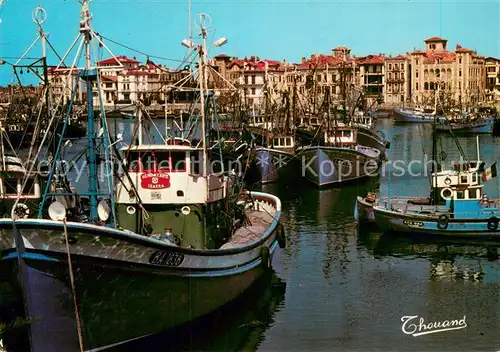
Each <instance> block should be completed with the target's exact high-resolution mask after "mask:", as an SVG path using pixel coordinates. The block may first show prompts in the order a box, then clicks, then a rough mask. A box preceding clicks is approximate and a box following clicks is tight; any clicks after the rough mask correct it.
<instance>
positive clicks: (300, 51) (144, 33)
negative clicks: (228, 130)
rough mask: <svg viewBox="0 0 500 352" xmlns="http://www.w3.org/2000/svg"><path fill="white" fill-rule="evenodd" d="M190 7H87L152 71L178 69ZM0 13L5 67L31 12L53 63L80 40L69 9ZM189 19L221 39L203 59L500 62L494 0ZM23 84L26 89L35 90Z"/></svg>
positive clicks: (266, 0) (251, 9)
mask: <svg viewBox="0 0 500 352" xmlns="http://www.w3.org/2000/svg"><path fill="white" fill-rule="evenodd" d="M0 3H1V0H0ZM188 4H189V2H188V0H144V1H141V0H94V1H93V2H92V3H91V12H92V14H93V27H94V30H95V31H97V32H99V33H100V34H102V35H103V36H105V37H107V38H110V39H112V40H114V41H116V42H119V43H122V44H124V45H126V46H128V47H131V48H134V49H136V50H139V51H141V52H143V53H146V54H149V55H152V56H160V57H163V58H166V59H172V60H159V59H154V60H153V61H155V62H157V63H161V64H164V65H167V66H169V67H171V68H177V67H178V65H179V62H178V61H179V60H182V59H183V58H184V56H185V55H186V51H187V49H186V48H184V47H183V46H181V45H180V43H181V41H182V40H183V39H185V38H187V37H188V36H189V5H188ZM0 6H1V7H0V19H1V22H0V58H3V60H5V61H7V62H9V63H14V62H15V61H16V60H15V58H16V57H19V56H21V55H22V54H23V52H24V51H25V50H26V49H27V48H28V47H29V46H30V44H31V43H32V42H33V41H34V39H35V38H36V35H37V27H36V25H35V23H34V22H33V21H32V12H33V10H34V9H35V8H36V7H37V6H42V7H43V8H44V9H45V10H46V12H47V20H46V22H45V23H44V30H45V32H48V33H50V35H49V40H50V42H51V43H52V45H53V46H54V47H55V49H56V50H57V52H58V53H59V54H60V55H63V54H64V53H65V52H66V50H67V49H68V48H69V47H70V45H71V43H72V42H73V40H74V39H75V38H76V37H77V35H78V26H79V12H80V7H81V5H80V4H79V3H78V1H77V0H3V4H2V5H0ZM191 12H192V22H194V21H195V19H196V18H197V14H199V13H202V12H203V13H207V14H209V15H210V17H211V29H210V32H209V37H208V43H209V44H210V43H213V42H214V41H216V40H217V39H219V38H220V37H226V38H227V39H228V43H227V44H226V45H225V46H223V47H221V48H214V49H213V50H211V51H210V53H209V55H210V56H215V55H217V54H220V53H225V54H227V55H231V56H238V57H245V56H251V55H255V56H258V57H260V58H261V59H263V58H267V59H273V60H283V59H286V60H287V61H289V62H300V60H301V58H302V57H309V56H310V55H311V54H313V53H322V54H329V53H330V52H331V49H332V48H334V47H337V46H347V47H349V48H351V49H352V51H351V53H352V54H353V55H356V56H365V55H369V54H379V53H384V54H392V55H397V54H404V53H406V52H411V51H413V50H414V49H423V48H424V45H425V44H424V42H423V41H424V40H425V39H427V38H429V37H433V36H441V37H444V38H446V39H448V48H449V49H452V50H454V49H455V46H456V45H457V44H460V45H461V46H463V47H467V48H471V49H473V50H476V51H477V52H478V53H479V54H480V55H484V56H494V57H498V58H500V0H483V1H482V0H479V1H476V0H469V1H448V0H442V1H425V0H421V1H415V0H408V1H401V0H386V1H380V0H379V1H375V0H365V1H357V0H337V1H330V0H301V1H295V0H287V1H284V0H193V1H192V5H191ZM192 30H193V36H194V37H195V38H196V37H197V35H198V34H199V30H198V28H197V27H196V26H194V25H193V26H192ZM105 43H106V44H108V45H109V47H110V49H111V50H112V52H113V53H114V54H115V55H128V56H129V57H134V56H135V57H136V58H137V59H138V60H140V61H145V60H146V56H145V55H141V54H138V53H134V52H131V51H129V50H127V49H124V48H123V47H120V46H117V45H116V44H113V43H110V42H106V41H105ZM29 56H30V57H40V56H41V47H40V46H35V47H34V48H33V51H32V52H31V53H30V55H29ZM103 57H107V55H104V54H103ZM49 64H52V65H57V64H58V62H57V60H54V56H51V55H49ZM28 76H29V75H24V79H25V80H26V81H27V82H31V81H33V78H30V77H28ZM31 76H33V75H31ZM30 80H31V81H30ZM12 82H15V81H14V76H13V74H12V67H11V66H9V65H8V64H5V65H2V66H0V85H6V84H9V83H12Z"/></svg>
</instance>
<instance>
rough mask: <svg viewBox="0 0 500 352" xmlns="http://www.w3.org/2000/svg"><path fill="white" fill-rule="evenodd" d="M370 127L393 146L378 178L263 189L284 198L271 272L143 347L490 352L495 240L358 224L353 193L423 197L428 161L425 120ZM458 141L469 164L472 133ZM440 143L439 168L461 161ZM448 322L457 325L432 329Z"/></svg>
mask: <svg viewBox="0 0 500 352" xmlns="http://www.w3.org/2000/svg"><path fill="white" fill-rule="evenodd" d="M156 123H157V124H158V129H159V130H160V131H162V132H163V131H164V125H163V124H162V121H159V120H157V121H156ZM109 126H110V129H111V132H112V134H114V129H116V130H117V131H119V132H120V133H122V134H123V135H124V139H125V140H127V139H128V140H129V138H130V137H131V136H132V135H133V128H132V126H131V121H129V120H117V121H114V120H112V119H110V123H109ZM378 129H380V130H382V131H384V133H385V134H386V138H387V139H388V140H389V141H390V142H391V148H390V150H389V151H388V160H389V162H388V163H387V164H386V165H385V166H384V167H383V168H382V169H381V171H380V173H381V174H380V176H379V177H376V178H373V179H371V180H369V181H367V182H366V183H363V184H357V185H352V186H346V187H343V188H336V189H326V190H317V189H315V188H313V187H311V186H310V185H309V184H308V183H307V182H306V181H305V180H304V181H300V182H297V183H294V184H271V185H266V186H264V187H263V190H264V191H266V192H270V193H273V194H276V195H277V196H278V197H280V199H281V201H282V204H283V215H282V222H283V224H284V226H285V230H286V234H287V248H286V249H284V250H280V251H277V253H276V255H275V257H274V259H273V269H274V272H273V274H272V275H271V277H269V278H265V279H264V281H263V282H262V283H261V284H259V285H258V286H257V287H255V288H254V289H253V290H252V291H251V292H249V294H247V295H246V296H245V297H243V298H242V299H241V300H239V301H238V302H236V303H235V305H233V306H231V307H230V309H228V310H226V311H224V312H219V313H217V314H216V315H215V316H213V317H211V318H210V319H209V320H206V321H203V322H202V323H201V325H197V326H194V327H192V328H190V329H188V331H183V332H182V333H179V334H176V335H173V336H171V337H170V338H169V339H166V340H165V339H163V340H161V344H158V341H156V342H154V343H152V344H151V346H150V347H148V350H157V351H168V350H194V351H197V350H214V351H236V350H260V351H306V350H311V351H337V350H338V351H498V350H500V332H499V326H500V303H499V302H500V300H499V298H500V297H499V295H500V266H499V263H500V261H499V256H498V253H499V250H498V247H500V242H498V243H495V242H485V241H482V242H481V241H450V240H446V241H443V240H441V241H438V240H425V241H424V240H417V239H409V238H405V237H404V236H394V235H384V234H381V233H380V232H378V231H377V230H376V229H374V228H364V227H360V226H358V225H357V223H356V221H355V217H354V212H355V203H356V197H357V196H358V195H359V196H364V195H366V193H367V192H368V191H376V192H379V193H380V194H381V195H382V196H388V195H392V196H395V195H414V196H423V197H425V196H428V195H429V190H430V188H429V177H428V171H425V170H426V166H425V165H424V164H422V161H424V160H425V158H427V160H431V159H432V154H431V148H432V145H431V140H432V137H431V133H432V126H430V125H418V124H411V125H394V124H393V123H392V121H390V120H381V121H380V122H379V124H378ZM458 140H459V141H460V144H461V146H462V148H463V150H464V151H465V154H466V156H467V157H468V158H469V160H476V138H475V137H460V138H458ZM157 142H159V140H157ZM438 147H440V148H441V147H442V149H443V150H444V151H445V153H439V154H438V156H439V158H441V160H442V162H443V165H444V166H445V167H450V166H451V163H452V161H459V160H460V154H459V151H458V149H457V146H456V144H455V141H454V140H453V138H452V137H451V136H448V135H444V136H442V137H441V140H440V141H439V142H438ZM480 151H481V158H482V160H483V161H484V162H486V166H487V167H488V166H489V165H491V164H492V163H493V162H495V158H496V157H497V156H498V155H500V153H499V152H500V140H498V139H495V138H493V137H491V136H481V137H480ZM443 159H444V160H443ZM396 161H400V162H399V164H396ZM412 161H413V163H412ZM410 164H411V165H410ZM409 165H410V166H409ZM401 169H403V170H404V171H401ZM498 189H499V181H498V178H497V179H493V180H491V181H489V182H488V183H487V184H486V186H485V193H487V194H488V196H489V197H490V198H497V197H498V198H500V193H499V191H498ZM405 317H406V318H405ZM446 321H448V324H452V325H450V326H451V327H454V328H456V329H454V330H450V329H445V330H447V331H437V330H440V328H439V327H438V325H439V324H438V323H441V325H439V326H441V327H443V326H445V327H446V324H445V322H446ZM405 322H406V324H405V325H404V323H405ZM434 323H436V324H434ZM433 324H434V325H433ZM429 325H432V326H430V327H429ZM422 332H424V333H425V334H419V333H422ZM429 332H430V333H429ZM141 348H144V345H141Z"/></svg>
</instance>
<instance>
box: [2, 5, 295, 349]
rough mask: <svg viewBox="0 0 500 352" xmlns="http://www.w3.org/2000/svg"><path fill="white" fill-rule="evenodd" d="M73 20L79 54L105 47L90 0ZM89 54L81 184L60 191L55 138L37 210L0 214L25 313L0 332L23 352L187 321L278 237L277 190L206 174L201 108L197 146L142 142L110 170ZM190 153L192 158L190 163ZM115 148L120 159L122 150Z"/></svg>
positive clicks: (259, 266) (7, 281)
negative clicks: (19, 328) (12, 332)
mask: <svg viewBox="0 0 500 352" xmlns="http://www.w3.org/2000/svg"><path fill="white" fill-rule="evenodd" d="M81 19H82V20H81V22H80V26H79V36H78V37H77V39H76V40H75V42H77V41H78V40H79V39H80V40H81V43H82V45H81V46H80V48H79V50H78V52H77V53H76V57H78V55H79V54H80V51H81V50H82V49H83V50H84V52H87V53H90V52H91V50H90V48H91V47H92V45H94V44H95V43H93V41H97V42H98V43H100V44H102V47H104V48H107V47H106V45H105V44H104V43H102V39H101V38H100V36H99V35H96V33H95V32H94V30H93V29H92V27H91V16H90V10H89V2H88V1H86V0H83V1H82V11H81ZM201 19H202V20H201V21H200V28H201V30H202V34H203V39H204V43H203V44H201V45H197V46H194V48H195V50H196V51H197V54H198V59H199V64H200V65H199V70H198V79H199V82H200V89H201V92H200V97H207V94H206V90H205V87H204V76H203V75H204V73H205V72H206V71H205V70H204V67H205V65H206V61H205V58H204V55H205V54H204V53H206V52H207V51H206V49H207V48H206V41H205V34H206V33H207V31H206V29H207V28H206V25H205V21H204V19H205V17H204V15H202V16H201ZM110 54H111V52H110ZM111 55H112V54H111ZM112 57H114V55H112ZM86 61H87V63H86V66H85V67H84V68H75V71H76V72H77V73H78V77H79V79H80V80H82V81H83V82H85V86H86V89H87V97H88V121H87V123H88V137H89V142H88V145H87V157H88V175H89V186H88V189H86V190H85V191H78V192H77V191H75V190H71V189H70V190H68V189H58V187H57V186H58V185H59V184H60V183H61V182H62V183H65V182H66V181H67V179H65V178H64V174H61V173H60V172H59V171H61V170H60V168H59V167H60V165H59V164H58V163H57V161H58V158H59V157H60V155H61V153H60V151H61V146H62V145H63V143H62V139H61V141H60V143H59V144H58V147H57V152H56V153H55V154H54V162H53V163H52V164H51V167H50V173H49V177H48V182H47V185H46V186H45V188H44V192H43V195H42V201H41V204H40V209H39V212H38V214H37V216H36V218H24V217H23V218H20V219H16V218H6V219H0V228H1V232H0V258H1V259H0V278H1V281H2V284H3V285H4V286H9V287H10V288H11V289H12V290H14V291H16V292H18V294H17V295H16V297H17V302H14V303H12V305H13V306H16V307H18V308H20V309H21V310H22V312H21V314H20V315H21V316H22V317H24V318H25V319H26V320H27V322H28V323H27V326H26V328H27V329H26V330H25V331H23V334H21V335H16V338H17V341H12V339H9V336H6V337H4V340H3V344H4V346H7V349H9V348H10V347H9V346H13V345H16V344H17V346H19V340H22V341H24V342H25V344H24V345H23V348H22V350H31V351H75V350H80V351H101V350H104V349H107V348H112V347H113V348H118V346H123V345H124V344H126V343H127V342H130V341H136V340H138V339H140V338H145V337H150V336H153V335H155V334H157V333H160V332H163V331H166V330H169V329H171V328H174V327H177V326H181V325H183V324H188V323H190V322H192V321H194V320H196V319H197V318H200V317H202V316H205V315H207V314H209V313H211V312H214V311H216V310H217V309H219V308H221V307H223V306H225V305H226V304H227V303H229V302H231V301H232V300H234V299H235V298H237V297H238V296H239V295H241V294H242V293H243V292H245V291H246V290H247V289H248V288H249V287H250V286H252V284H253V283H254V282H256V280H257V279H258V278H259V277H260V276H261V275H262V274H263V273H265V272H266V271H267V270H269V269H270V265H271V261H272V257H273V254H274V252H275V250H276V248H277V247H279V246H284V245H285V243H284V239H285V237H284V232H283V227H282V225H281V224H280V223H279V221H280V214H281V202H280V200H279V198H277V197H275V196H273V195H270V194H266V193H257V192H250V193H249V192H245V191H243V190H241V191H240V192H238V193H235V194H233V193H230V189H231V184H232V182H231V180H230V177H229V176H227V175H226V174H224V173H223V172H211V171H207V170H208V168H207V167H206V166H207V164H209V160H210V156H209V146H208V142H207V139H208V138H207V133H205V131H206V126H205V123H206V122H207V119H206V116H205V111H204V109H202V130H203V133H202V136H201V137H202V138H201V144H200V142H197V143H196V144H194V145H193V143H194V140H192V141H190V142H191V145H188V144H187V143H185V142H184V141H182V140H174V142H173V143H168V142H167V143H166V144H165V145H164V146H161V147H160V146H157V145H155V146H154V150H151V149H152V148H151V145H144V144H141V143H139V144H138V145H137V146H135V147H134V148H132V147H131V148H130V153H128V157H129V158H128V159H125V160H122V163H121V165H125V166H126V168H125V169H124V170H119V172H117V173H113V171H114V168H113V167H112V166H111V158H112V157H113V155H112V151H113V150H115V149H116V148H117V147H116V145H117V142H118V141H111V138H110V137H109V132H108V128H107V122H106V119H105V113H104V108H103V106H102V105H100V110H101V114H100V115H99V118H98V119H96V118H95V117H96V114H94V110H93V104H92V99H93V94H92V93H93V87H94V85H95V84H94V83H95V82H96V81H98V80H99V78H100V68H99V67H96V66H93V65H92V63H91V60H90V58H89V57H88V56H87V60H86ZM60 65H61V64H60ZM60 65H59V66H60ZM119 65H120V63H119V62H118V60H117V66H119ZM97 87H99V84H97ZM98 93H99V94H100V91H99V92H98ZM207 98H208V97H207ZM203 99H205V98H203ZM207 100H208V99H207ZM100 101H102V100H101V99H100ZM201 105H202V106H205V104H201ZM68 118H69V117H68V116H66V120H65V125H66V124H67V123H68ZM64 130H65V129H64V128H63V132H64ZM63 136H64V133H63ZM98 141H99V143H97V142H98ZM122 152H123V150H122ZM153 152H154V153H155V155H154V156H153ZM175 153H177V154H175ZM162 154H163V155H162ZM174 154H175V155H174ZM181 154H182V155H183V157H184V158H183V157H182V155H181ZM144 156H145V157H146V158H147V159H148V160H145V159H143V157H144ZM160 156H161V157H162V159H161V160H158V158H159V157H160ZM177 156H178V157H179V158H177ZM191 156H195V157H196V156H197V157H199V159H200V160H198V161H199V163H195V164H194V165H193V166H192V165H191V163H190V162H189V159H188V157H191ZM37 157H38V155H37ZM114 157H116V158H118V159H119V160H120V154H116V155H115V156H114ZM149 157H151V158H156V160H153V166H151V168H152V169H151V170H149V169H148V168H147V167H144V164H147V165H151V164H150V163H149V161H150V159H149ZM136 158H137V159H136ZM99 160H100V161H101V163H100V167H103V168H105V171H106V172H105V174H104V175H105V176H104V177H103V179H102V181H104V182H99V179H100V178H99V174H98V168H99V165H98V162H99ZM133 160H137V163H136V166H137V168H135V166H134V165H133ZM123 161H125V163H123ZM181 165H184V166H183V167H181ZM196 165H198V167H199V170H197V169H196V167H197V166H196ZM119 169H120V168H119ZM79 186H80V188H81V187H82V185H81V184H80V185H79ZM224 210H225V211H224ZM214 213H220V214H225V215H226V217H227V219H228V220H225V221H222V220H221V218H220V217H219V218H217V220H220V221H218V223H217V224H215V225H214V227H213V228H210V229H208V227H207V225H205V222H206V221H208V220H210V219H209V217H210V215H213V214H214ZM212 221H214V220H212ZM219 225H220V228H219ZM226 227H229V228H226ZM5 323H6V324H7V325H8V324H9V323H11V322H10V321H7V322H5Z"/></svg>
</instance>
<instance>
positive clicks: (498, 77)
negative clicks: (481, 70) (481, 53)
mask: <svg viewBox="0 0 500 352" xmlns="http://www.w3.org/2000/svg"><path fill="white" fill-rule="evenodd" d="M485 69H486V89H485V94H486V100H487V101H488V102H495V101H496V102H498V101H500V59H496V58H494V57H487V58H486V59H485Z"/></svg>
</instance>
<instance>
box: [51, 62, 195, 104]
mask: <svg viewBox="0 0 500 352" xmlns="http://www.w3.org/2000/svg"><path fill="white" fill-rule="evenodd" d="M98 66H99V67H100V73H101V76H100V80H99V82H100V85H101V91H102V93H103V105H104V106H105V107H111V106H116V105H124V104H126V105H129V104H135V103H136V102H137V101H139V100H142V101H145V100H149V101H150V102H152V103H163V102H164V101H165V97H166V96H167V94H168V87H169V86H171V85H173V84H174V83H175V82H177V81H179V80H181V79H182V78H184V77H186V76H187V75H190V72H189V71H170V70H169V69H168V68H167V67H165V66H162V65H158V64H155V63H153V62H151V61H148V62H146V63H145V64H141V63H140V62H139V61H138V60H136V59H135V58H128V57H126V56H117V57H116V59H115V58H109V59H106V60H102V61H99V62H98ZM49 80H50V82H51V90H52V94H53V96H54V97H55V98H57V97H62V99H63V103H66V102H67V101H69V100H70V99H71V92H72V90H73V88H74V86H75V84H76V81H77V72H76V71H75V70H73V71H72V72H71V74H70V69H67V68H62V69H58V70H55V69H51V70H50V71H49ZM93 96H94V105H95V106H97V105H99V102H98V100H97V99H98V97H97V86H95V84H94V87H93ZM75 98H76V100H77V101H84V100H85V99H86V87H85V82H83V81H81V80H79V82H78V90H77V94H76V97H75Z"/></svg>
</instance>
